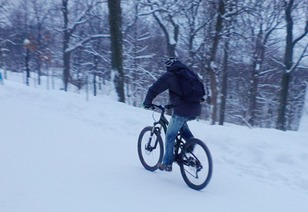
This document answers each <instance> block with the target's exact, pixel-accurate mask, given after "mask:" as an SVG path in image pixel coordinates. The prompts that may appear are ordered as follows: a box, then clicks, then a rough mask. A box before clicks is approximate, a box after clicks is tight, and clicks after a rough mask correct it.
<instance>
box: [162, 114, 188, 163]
mask: <svg viewBox="0 0 308 212" xmlns="http://www.w3.org/2000/svg"><path fill="white" fill-rule="evenodd" d="M192 119H193V118H187V117H182V116H177V115H173V116H172V117H171V119H170V122H169V125H168V128H167V132H166V139H165V155H164V159H163V164H166V165H171V164H172V162H173V160H174V158H173V149H174V142H175V138H176V136H177V134H178V132H179V130H180V129H181V128H182V127H183V128H182V131H181V133H182V136H183V138H184V139H185V140H186V141H187V140H189V139H190V138H193V135H192V133H191V131H190V129H189V127H188V125H187V123H186V122H187V121H188V120H192Z"/></svg>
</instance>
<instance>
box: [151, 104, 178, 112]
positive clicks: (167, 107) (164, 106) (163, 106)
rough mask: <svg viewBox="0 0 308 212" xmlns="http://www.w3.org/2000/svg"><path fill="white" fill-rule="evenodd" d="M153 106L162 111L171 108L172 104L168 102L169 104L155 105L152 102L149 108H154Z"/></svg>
mask: <svg viewBox="0 0 308 212" xmlns="http://www.w3.org/2000/svg"><path fill="white" fill-rule="evenodd" d="M155 108H158V109H160V110H161V111H163V110H165V109H171V108H173V105H172V104H169V105H155V104H152V107H151V109H152V110H154V109H155Z"/></svg>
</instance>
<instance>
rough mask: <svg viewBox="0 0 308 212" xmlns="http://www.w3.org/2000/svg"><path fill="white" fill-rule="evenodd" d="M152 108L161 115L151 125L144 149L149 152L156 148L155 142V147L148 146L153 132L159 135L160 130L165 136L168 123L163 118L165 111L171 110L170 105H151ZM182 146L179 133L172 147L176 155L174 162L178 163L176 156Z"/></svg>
mask: <svg viewBox="0 0 308 212" xmlns="http://www.w3.org/2000/svg"><path fill="white" fill-rule="evenodd" d="M153 107H154V109H155V108H158V109H160V110H161V114H160V117H159V120H158V121H156V122H154V123H153V128H152V131H151V136H150V138H149V142H148V145H147V146H146V149H147V150H149V151H151V150H153V149H155V148H156V146H157V141H156V142H155V145H154V146H153V147H152V146H151V145H150V144H151V141H152V136H153V134H154V132H155V130H157V131H158V133H159V134H161V130H162V129H163V130H164V133H165V134H166V132H167V127H168V124H169V121H168V120H167V118H166V117H165V110H166V109H170V108H172V105H165V106H161V105H153ZM157 125H159V127H157ZM183 145H184V143H183V141H182V135H181V133H180V132H179V133H178V135H177V137H176V142H175V145H174V146H175V153H176V155H175V156H176V157H175V160H176V161H178V162H179V159H178V157H177V156H178V154H179V149H180V148H182V147H183Z"/></svg>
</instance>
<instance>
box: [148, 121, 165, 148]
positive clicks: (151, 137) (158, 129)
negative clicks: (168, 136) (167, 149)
mask: <svg viewBox="0 0 308 212" xmlns="http://www.w3.org/2000/svg"><path fill="white" fill-rule="evenodd" d="M161 128H162V126H160V128H158V127H155V126H153V128H152V131H151V134H150V137H149V141H148V143H147V144H146V146H145V149H146V150H147V151H150V152H152V151H153V150H154V149H156V147H157V143H158V140H157V139H156V140H155V143H154V146H151V143H152V139H153V135H154V134H155V131H158V132H160V130H161Z"/></svg>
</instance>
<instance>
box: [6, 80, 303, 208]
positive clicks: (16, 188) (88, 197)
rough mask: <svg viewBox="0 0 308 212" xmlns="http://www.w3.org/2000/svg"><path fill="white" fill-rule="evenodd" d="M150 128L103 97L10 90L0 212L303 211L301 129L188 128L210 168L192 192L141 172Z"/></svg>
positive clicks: (171, 178)
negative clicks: (143, 138) (140, 147)
mask: <svg viewBox="0 0 308 212" xmlns="http://www.w3.org/2000/svg"><path fill="white" fill-rule="evenodd" d="M307 117H308V114H306V115H305V119H303V120H305V122H306V123H308V119H307ZM152 121H153V120H152V112H151V111H148V110H144V109H141V108H135V107H131V106H128V105H125V104H123V103H118V102H116V101H115V100H114V98H112V97H109V96H98V97H96V98H94V97H92V98H90V100H89V101H88V102H87V101H86V100H85V98H84V96H83V95H81V94H75V93H71V92H64V91H56V90H46V89H44V88H42V87H39V86H38V87H37V88H32V87H27V86H25V85H23V84H21V83H20V82H13V81H8V80H6V81H5V82H4V85H1V84H0V130H1V131H0V132H1V134H0V211H1V212H42V211H44V212H96V211H147V212H151V211H167V209H168V211H170V212H173V211H177V212H178V211H196V212H197V211H209V212H226V211H236V212H247V211H249V212H260V211H262V212H274V211H279V212H289V211H297V212H306V211H308V204H307V202H308V169H307V164H308V139H307V138H308V132H307V129H303V128H301V129H300V131H298V132H292V131H287V132H282V131H278V130H274V129H249V128H247V127H241V126H236V125H230V124H227V125H226V126H212V125H209V123H207V122H204V121H192V122H190V123H189V125H190V127H191V129H192V131H193V133H194V134H195V136H196V137H198V138H200V139H201V140H203V141H205V143H206V144H207V145H208V147H209V149H210V150H211V153H212V156H213V163H214V171H213V177H212V180H211V182H210V183H209V185H208V186H207V187H206V188H205V189H203V190H202V191H195V190H192V189H190V188H189V187H188V186H186V184H185V183H184V181H183V179H182V177H181V175H180V171H179V167H178V166H177V165H174V171H173V172H172V173H166V172H160V171H156V172H149V171H146V170H145V169H144V168H143V167H142V165H141V163H140V162H139V159H138V154H137V138H138V135H139V132H140V131H141V129H142V128H143V127H145V126H147V125H150V124H151V123H152ZM302 123H303V122H302ZM305 126H307V124H306V125H305Z"/></svg>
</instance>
